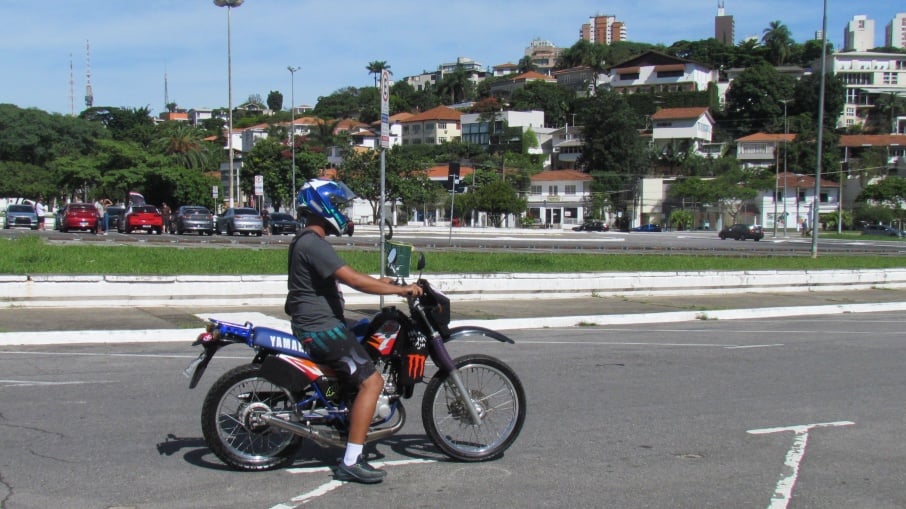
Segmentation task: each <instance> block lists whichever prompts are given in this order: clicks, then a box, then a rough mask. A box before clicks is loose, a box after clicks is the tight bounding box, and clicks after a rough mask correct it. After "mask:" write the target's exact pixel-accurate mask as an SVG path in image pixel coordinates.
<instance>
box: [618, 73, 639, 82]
mask: <svg viewBox="0 0 906 509" xmlns="http://www.w3.org/2000/svg"><path fill="white" fill-rule="evenodd" d="M637 79H639V73H637V72H631V73H629V74H621V75H620V81H635V80H637Z"/></svg>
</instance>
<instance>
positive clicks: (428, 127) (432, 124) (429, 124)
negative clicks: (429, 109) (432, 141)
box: [425, 122, 434, 132]
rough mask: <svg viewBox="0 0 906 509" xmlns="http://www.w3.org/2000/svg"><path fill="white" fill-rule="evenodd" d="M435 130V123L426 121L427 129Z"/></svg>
mask: <svg viewBox="0 0 906 509" xmlns="http://www.w3.org/2000/svg"><path fill="white" fill-rule="evenodd" d="M433 130H434V123H433V122H426V123H425V131H426V132H427V131H433Z"/></svg>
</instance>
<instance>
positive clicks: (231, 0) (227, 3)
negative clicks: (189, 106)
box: [214, 0, 245, 208]
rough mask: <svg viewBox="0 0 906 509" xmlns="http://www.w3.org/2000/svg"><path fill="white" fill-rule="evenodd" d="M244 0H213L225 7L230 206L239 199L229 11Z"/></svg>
mask: <svg viewBox="0 0 906 509" xmlns="http://www.w3.org/2000/svg"><path fill="white" fill-rule="evenodd" d="M244 1H245V0H214V5H216V6H217V7H226V8H227V108H229V111H228V117H227V118H228V119H229V120H228V127H229V132H228V133H227V150H228V152H229V158H230V208H232V207H233V206H234V203H235V202H234V201H233V196H234V195H235V196H236V201H239V185H238V180H239V179H238V177H239V176H238V175H236V171H235V169H234V166H233V55H232V47H231V39H232V34H231V33H230V29H231V27H230V12H231V11H232V10H233V8H235V7H239V6H240V5H242V2H244ZM234 175H235V177H234ZM234 189H235V191H234Z"/></svg>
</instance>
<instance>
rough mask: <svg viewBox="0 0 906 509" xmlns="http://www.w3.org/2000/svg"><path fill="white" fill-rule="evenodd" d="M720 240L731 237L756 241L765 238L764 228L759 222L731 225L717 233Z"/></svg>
mask: <svg viewBox="0 0 906 509" xmlns="http://www.w3.org/2000/svg"><path fill="white" fill-rule="evenodd" d="M717 236H718V237H720V240H724V239H726V238H731V239H733V240H746V239H753V240H754V241H755V242H758V241H759V240H761V239H763V238H764V228H762V227H761V226H759V225H757V224H742V223H737V224H733V225H730V226H728V227H726V228H724V229H723V230H721V231H720V233H718V234H717Z"/></svg>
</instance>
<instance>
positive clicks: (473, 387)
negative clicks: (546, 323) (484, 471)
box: [422, 354, 525, 461]
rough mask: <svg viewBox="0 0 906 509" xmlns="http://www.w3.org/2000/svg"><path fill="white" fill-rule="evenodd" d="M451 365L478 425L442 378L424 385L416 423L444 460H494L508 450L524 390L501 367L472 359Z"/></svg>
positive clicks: (517, 428)
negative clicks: (458, 376)
mask: <svg viewBox="0 0 906 509" xmlns="http://www.w3.org/2000/svg"><path fill="white" fill-rule="evenodd" d="M453 363H454V364H455V366H456V369H457V370H458V371H459V373H460V376H461V377H462V381H463V384H464V385H465V388H466V390H467V391H468V392H469V394H468V398H469V400H471V404H472V405H473V406H474V407H475V410H476V412H477V413H478V415H479V417H480V419H481V422H480V423H479V424H477V425H476V424H473V423H472V420H471V416H470V413H469V412H468V407H466V406H465V405H466V404H468V403H465V402H464V401H463V398H460V396H459V392H458V391H457V390H456V388H455V386H454V384H453V382H452V381H451V380H449V376H447V374H445V373H442V372H439V373H437V374H436V375H434V377H433V378H432V379H431V381H430V382H428V387H427V388H426V389H425V395H424V397H423V399H422V423H423V424H424V426H425V431H426V432H427V433H428V436H429V437H430V438H431V441H432V442H434V444H435V445H436V446H437V447H438V448H440V449H441V450H442V451H443V452H444V454H446V455H448V456H450V457H451V458H455V459H458V460H461V461H484V460H490V459H494V458H496V457H498V456H500V455H501V454H503V452H504V451H505V450H506V449H507V448H508V447H509V446H510V445H512V443H513V441H514V440H516V437H518V436H519V432H520V431H521V430H522V424H523V423H524V422H525V390H524V389H523V388H522V382H521V381H520V380H519V377H518V376H517V375H516V373H515V372H514V371H513V370H512V368H510V367H509V366H507V365H506V364H505V363H503V361H500V360H498V359H495V358H494V357H490V356H487V355H481V354H473V355H466V356H463V357H459V358H458V359H454V360H453Z"/></svg>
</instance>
